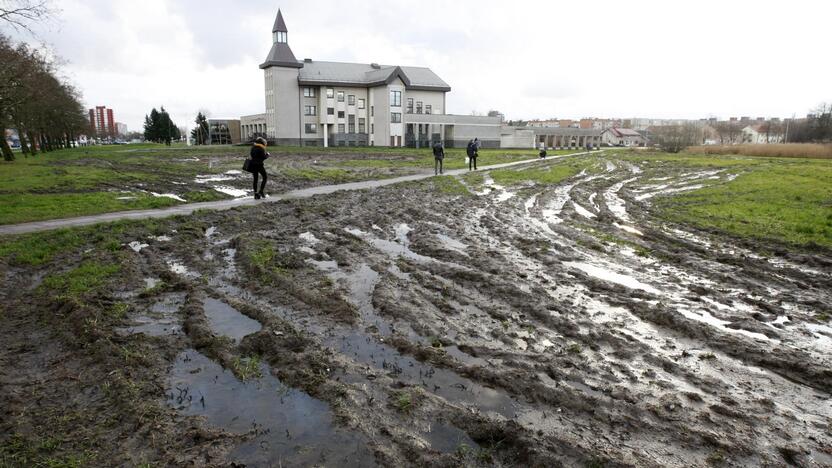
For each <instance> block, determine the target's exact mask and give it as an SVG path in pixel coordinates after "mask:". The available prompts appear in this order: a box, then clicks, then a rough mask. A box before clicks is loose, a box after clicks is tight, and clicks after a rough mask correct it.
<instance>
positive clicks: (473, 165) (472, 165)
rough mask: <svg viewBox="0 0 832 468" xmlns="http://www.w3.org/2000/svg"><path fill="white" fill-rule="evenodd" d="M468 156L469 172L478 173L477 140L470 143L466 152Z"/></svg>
mask: <svg viewBox="0 0 832 468" xmlns="http://www.w3.org/2000/svg"><path fill="white" fill-rule="evenodd" d="M465 151H466V153H467V154H468V170H469V171H472V170H473V171H476V170H477V156H479V154H477V139H476V138H475V139H473V140H471V141H469V142H468V148H467V149H466V150H465Z"/></svg>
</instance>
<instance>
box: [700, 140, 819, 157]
mask: <svg viewBox="0 0 832 468" xmlns="http://www.w3.org/2000/svg"><path fill="white" fill-rule="evenodd" d="M687 152H688V153H693V154H717V155H725V154H736V155H741V156H762V157H776V158H812V159H832V145H818V144H811V143H788V144H772V145H726V146H694V147H692V148H688V150H687Z"/></svg>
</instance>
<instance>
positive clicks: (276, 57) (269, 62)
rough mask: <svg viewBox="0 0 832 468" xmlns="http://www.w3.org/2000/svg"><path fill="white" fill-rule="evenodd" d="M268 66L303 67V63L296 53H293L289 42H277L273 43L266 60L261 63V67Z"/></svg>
mask: <svg viewBox="0 0 832 468" xmlns="http://www.w3.org/2000/svg"><path fill="white" fill-rule="evenodd" d="M268 67H291V68H303V64H302V63H300V62H298V59H296V58H295V54H294V53H292V49H291V48H290V47H289V44H286V43H284V42H275V43H274V44H272V50H270V51H269V55H268V56H267V57H266V61H265V62H263V63H262V64H261V65H260V68H268Z"/></svg>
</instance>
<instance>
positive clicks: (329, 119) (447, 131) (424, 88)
mask: <svg viewBox="0 0 832 468" xmlns="http://www.w3.org/2000/svg"><path fill="white" fill-rule="evenodd" d="M288 35H289V31H288V29H287V28H286V23H285V22H284V20H283V14H282V13H281V12H280V11H278V12H277V18H276V19H275V22H274V27H273V28H272V48H271V50H270V51H269V55H268V57H267V58H266V61H265V62H263V64H262V65H260V68H261V69H262V70H263V73H264V78H265V98H266V99H265V101H266V112H265V127H266V131H265V133H266V136H267V137H268V138H269V139H271V140H273V141H275V142H276V143H277V144H281V145H305V146H308V145H323V146H364V145H375V146H422V145H429V144H431V142H434V141H443V142H444V143H445V144H446V145H447V146H458V145H462V146H464V145H465V144H466V143H467V142H468V140H470V139H473V138H479V140H480V141H481V142H482V144H483V146H486V147H489V146H490V147H497V146H499V145H500V127H501V121H500V117H499V116H495V117H480V116H461V115H448V114H447V113H446V110H447V109H446V94H447V93H448V92H449V91H450V90H451V87H450V86H449V85H448V84H447V83H445V82H444V81H443V80H442V79H441V78H439V76H437V75H436V74H435V73H434V72H433V71H432V70H430V69H429V68H424V67H408V66H398V65H379V64H377V63H369V64H362V63H343V62H323V61H313V60H312V59H304V60H303V61H298V60H297V59H296V58H295V54H294V53H293V52H292V49H291V48H290V47H289V38H288ZM258 118H259V116H257V115H255V116H244V117H242V118H241V122H242V124H243V128H242V133H243V134H242V138H243V139H244V140H246V141H247V140H248V139H250V138H251V137H252V136H253V134H254V133H257V132H259V131H260V130H262V129H259V128H257V126H258V125H259V124H253V125H252V124H251V122H254V121H255V120H257V119H258ZM252 127H254V128H252Z"/></svg>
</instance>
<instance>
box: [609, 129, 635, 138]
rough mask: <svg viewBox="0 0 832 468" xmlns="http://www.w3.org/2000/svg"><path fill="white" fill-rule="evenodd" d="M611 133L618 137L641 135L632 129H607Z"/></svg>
mask: <svg viewBox="0 0 832 468" xmlns="http://www.w3.org/2000/svg"><path fill="white" fill-rule="evenodd" d="M607 130H608V131H609V132H610V133H612V134H613V135H615V136H617V137H640V136H641V133H639V132H637V131H635V130H633V129H631V128H619V127H611V128H608V129H607Z"/></svg>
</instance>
